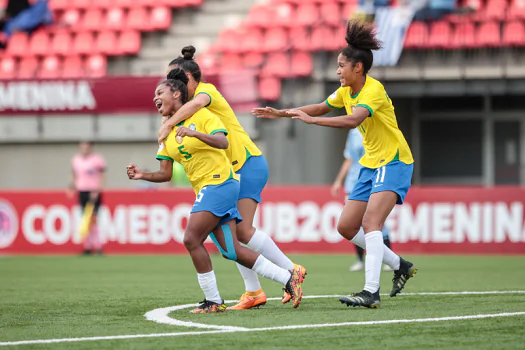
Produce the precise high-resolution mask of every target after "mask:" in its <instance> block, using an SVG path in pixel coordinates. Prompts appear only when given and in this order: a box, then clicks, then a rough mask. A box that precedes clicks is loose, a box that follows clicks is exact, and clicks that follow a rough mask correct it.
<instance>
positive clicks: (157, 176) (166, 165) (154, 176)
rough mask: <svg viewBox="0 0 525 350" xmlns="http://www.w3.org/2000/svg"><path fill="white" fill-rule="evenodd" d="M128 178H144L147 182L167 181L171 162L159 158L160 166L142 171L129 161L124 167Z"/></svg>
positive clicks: (169, 178)
mask: <svg viewBox="0 0 525 350" xmlns="http://www.w3.org/2000/svg"><path fill="white" fill-rule="evenodd" d="M126 170H127V173H128V178H129V179H130V180H146V181H149V182H168V181H170V180H171V175H172V171H173V162H172V161H169V160H165V159H162V160H160V168H159V170H157V171H153V172H150V171H142V170H141V169H140V168H139V167H138V166H137V165H135V164H133V163H131V164H130V165H128V166H127V167H126Z"/></svg>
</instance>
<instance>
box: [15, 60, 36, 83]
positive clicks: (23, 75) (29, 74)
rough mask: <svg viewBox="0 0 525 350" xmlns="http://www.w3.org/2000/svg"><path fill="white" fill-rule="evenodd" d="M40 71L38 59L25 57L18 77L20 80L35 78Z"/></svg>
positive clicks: (21, 62) (19, 68)
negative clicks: (38, 70)
mask: <svg viewBox="0 0 525 350" xmlns="http://www.w3.org/2000/svg"><path fill="white" fill-rule="evenodd" d="M37 69H38V60H37V59H36V57H25V58H22V60H21V61H20V65H19V67H18V74H17V77H18V78H19V79H31V78H34V77H35V75H36V73H37Z"/></svg>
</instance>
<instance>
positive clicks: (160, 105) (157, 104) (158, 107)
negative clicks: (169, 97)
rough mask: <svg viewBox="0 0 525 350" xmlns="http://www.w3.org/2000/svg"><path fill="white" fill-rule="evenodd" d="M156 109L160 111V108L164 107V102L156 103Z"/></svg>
mask: <svg viewBox="0 0 525 350" xmlns="http://www.w3.org/2000/svg"><path fill="white" fill-rule="evenodd" d="M155 107H157V109H160V107H162V102H161V101H157V102H155Z"/></svg>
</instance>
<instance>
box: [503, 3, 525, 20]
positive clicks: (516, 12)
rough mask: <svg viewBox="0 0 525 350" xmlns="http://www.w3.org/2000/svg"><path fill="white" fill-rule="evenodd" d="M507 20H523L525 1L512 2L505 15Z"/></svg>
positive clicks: (524, 17) (524, 16)
mask: <svg viewBox="0 0 525 350" xmlns="http://www.w3.org/2000/svg"><path fill="white" fill-rule="evenodd" d="M507 18H508V19H509V20H514V19H525V0H514V1H512V3H511V4H510V7H509V11H508V13H507Z"/></svg>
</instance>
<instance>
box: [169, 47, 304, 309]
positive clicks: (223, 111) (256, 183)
mask: <svg viewBox="0 0 525 350" xmlns="http://www.w3.org/2000/svg"><path fill="white" fill-rule="evenodd" d="M194 54H195V48H194V47H193V46H187V47H184V48H183V49H182V56H181V57H178V58H176V59H174V60H173V61H171V62H170V64H169V67H168V72H169V73H168V78H177V77H179V76H180V75H181V74H182V75H186V76H187V77H188V79H189V83H188V92H189V96H191V97H192V98H191V101H189V102H188V103H186V104H185V105H184V106H183V107H182V108H180V109H179V110H178V111H177V112H176V113H175V115H174V116H173V117H172V118H170V119H169V120H167V121H166V122H165V123H163V126H162V127H161V129H160V131H159V143H161V142H162V141H163V140H164V139H165V138H166V137H167V135H168V134H169V133H170V132H171V130H172V128H173V127H174V126H176V125H177V124H178V123H180V122H182V121H184V120H185V119H187V118H189V117H190V116H192V115H193V114H194V113H196V112H197V111H199V110H201V109H202V108H206V109H208V110H209V111H211V112H212V113H213V114H215V115H216V116H218V117H219V118H220V119H221V121H222V122H223V123H224V125H225V126H226V130H228V133H229V134H228V141H229V144H230V147H229V149H228V151H227V153H228V158H229V159H230V161H231V164H232V166H233V169H234V171H235V173H237V174H238V175H239V177H240V178H241V184H240V186H241V187H240V192H239V200H238V203H237V207H238V208H239V212H240V213H241V216H242V218H243V221H242V222H241V223H239V224H238V225H237V235H238V238H239V241H240V242H241V243H243V244H246V245H247V246H248V247H249V248H251V249H253V250H255V251H256V252H258V253H261V254H262V255H263V256H264V257H266V258H267V259H268V260H270V261H271V262H273V263H275V264H276V265H278V266H280V267H282V268H283V269H286V270H289V271H292V270H293V271H296V272H297V273H298V274H299V275H300V276H301V283H302V281H303V279H304V276H305V275H306V269H305V268H304V267H302V266H300V265H294V263H293V262H292V261H291V260H290V259H289V258H288V257H287V256H286V255H284V254H283V252H282V251H281V250H280V249H279V247H277V245H276V244H275V242H274V241H273V240H272V239H271V238H270V237H269V236H268V235H266V234H265V233H264V232H262V231H261V230H258V229H256V228H255V227H253V217H254V216H255V211H256V209H257V205H258V203H260V202H261V192H262V190H263V189H264V187H265V186H266V182H267V181H268V163H266V159H265V158H264V156H263V155H262V152H261V151H260V150H259V149H258V148H257V146H256V145H255V144H254V143H253V141H252V140H251V139H250V136H249V135H248V134H247V133H246V131H244V129H243V127H242V126H241V124H240V123H239V121H238V120H237V117H236V116H235V113H234V112H233V110H232V109H231V107H230V105H229V104H228V102H227V101H226V100H225V99H224V97H223V96H222V95H221V94H220V93H219V91H217V88H215V86H214V85H212V84H207V83H204V82H202V81H201V70H200V67H199V65H198V64H197V62H195V60H194V59H193V56H194ZM237 267H238V268H239V272H240V273H241V275H242V277H243V279H244V284H245V287H246V292H245V293H244V294H243V295H242V296H241V298H240V300H239V303H238V304H237V305H235V306H232V307H230V309H232V310H244V309H250V308H252V307H257V306H260V305H264V304H265V303H266V295H265V293H264V292H263V290H262V288H261V285H260V283H259V279H258V278H257V274H256V273H254V272H253V271H252V270H249V269H246V268H244V267H243V266H241V265H240V264H237ZM290 298H291V296H290V295H289V294H288V293H287V292H286V290H285V289H284V292H283V298H282V302H283V304H284V303H287V302H289V301H290Z"/></svg>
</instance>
